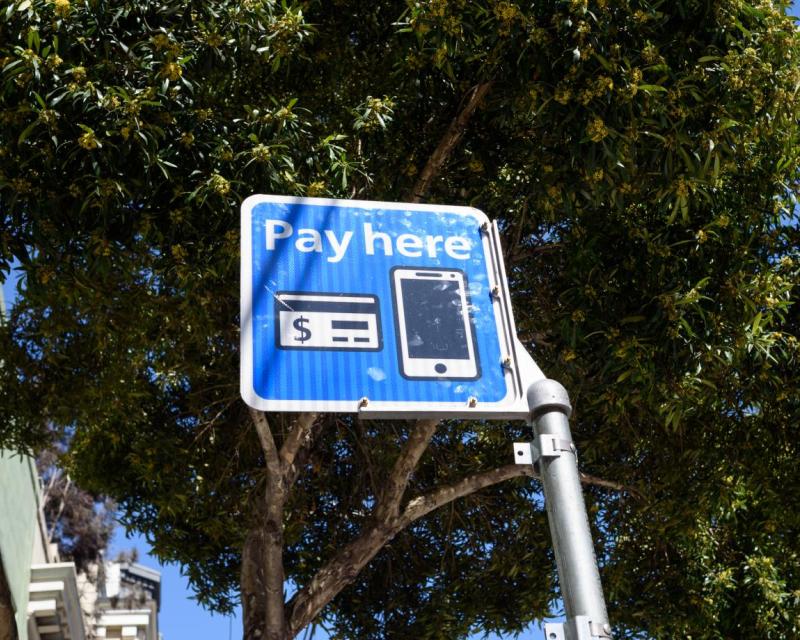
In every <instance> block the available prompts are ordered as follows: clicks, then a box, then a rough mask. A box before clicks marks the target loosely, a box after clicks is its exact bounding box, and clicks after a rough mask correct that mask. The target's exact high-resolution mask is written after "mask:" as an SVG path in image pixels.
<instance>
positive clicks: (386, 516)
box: [375, 420, 439, 522]
mask: <svg viewBox="0 0 800 640" xmlns="http://www.w3.org/2000/svg"><path fill="white" fill-rule="evenodd" d="M438 424H439V421H438V420H418V421H417V422H416V424H415V425H414V429H413V430H412V431H411V433H410V434H409V436H408V440H406V443H405V446H404V447H403V449H402V451H400V455H399V456H398V457H397V460H396V461H395V463H394V467H393V468H392V472H391V474H390V475H389V477H388V478H387V479H386V483H385V484H384V485H383V488H382V490H381V493H380V495H379V496H378V504H377V507H376V508H375V519H376V520H377V521H378V522H388V521H389V520H390V519H392V518H395V517H397V515H398V514H399V513H400V501H401V500H402V498H403V494H404V493H405V490H406V487H407V486H408V481H409V479H410V477H411V474H412V473H413V472H414V469H415V468H416V466H417V463H418V462H419V459H420V458H421V457H422V454H423V453H425V449H427V448H428V443H430V441H431V438H432V437H433V434H434V433H435V432H436V427H437V425H438Z"/></svg>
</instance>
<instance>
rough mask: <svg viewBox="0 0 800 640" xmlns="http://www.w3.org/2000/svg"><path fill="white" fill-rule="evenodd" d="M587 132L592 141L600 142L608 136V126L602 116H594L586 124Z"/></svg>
mask: <svg viewBox="0 0 800 640" xmlns="http://www.w3.org/2000/svg"><path fill="white" fill-rule="evenodd" d="M586 134H587V135H588V136H589V139H590V140H592V142H600V141H601V140H603V139H604V138H605V137H607V136H608V127H606V124H605V122H603V119H602V118H600V117H598V116H594V117H593V118H592V120H591V121H590V122H589V124H588V125H587V126H586Z"/></svg>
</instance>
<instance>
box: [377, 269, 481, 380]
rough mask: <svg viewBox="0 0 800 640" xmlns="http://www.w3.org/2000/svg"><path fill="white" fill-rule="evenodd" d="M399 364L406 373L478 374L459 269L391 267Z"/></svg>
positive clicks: (424, 376)
mask: <svg viewBox="0 0 800 640" xmlns="http://www.w3.org/2000/svg"><path fill="white" fill-rule="evenodd" d="M392 289H393V293H394V305H395V308H394V312H395V323H396V326H397V341H398V343H397V347H398V357H399V364H400V370H401V373H402V374H403V376H405V377H407V378H419V379H428V380H432V379H437V380H475V379H477V378H478V377H479V376H480V365H479V363H478V352H477V347H476V345H475V336H474V333H475V331H474V329H473V327H472V318H471V317H470V313H469V308H470V307H469V295H468V290H467V280H466V276H465V275H464V272H463V271H461V270H459V269H425V270H424V271H423V270H420V269H415V268H411V267H395V268H393V269H392Z"/></svg>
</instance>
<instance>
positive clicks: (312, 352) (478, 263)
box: [241, 195, 527, 418]
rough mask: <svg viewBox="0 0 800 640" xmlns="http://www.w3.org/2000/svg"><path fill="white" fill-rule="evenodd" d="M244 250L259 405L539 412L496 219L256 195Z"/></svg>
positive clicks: (251, 397)
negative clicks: (524, 371)
mask: <svg viewBox="0 0 800 640" xmlns="http://www.w3.org/2000/svg"><path fill="white" fill-rule="evenodd" d="M241 253H242V280H241V393H242V397H243V398H244V400H245V402H247V404H248V405H250V406H252V407H254V408H256V409H261V410H265V411H329V412H340V413H341V412H358V413H361V414H363V415H364V416H365V417H379V416H398V417H421V416H431V417H435V416H446V415H452V416H469V417H476V418H477V417H520V416H522V415H526V414H527V403H526V402H525V401H524V398H522V385H521V380H520V374H519V371H518V368H517V367H516V366H515V362H516V360H517V358H516V357H515V352H516V350H517V349H516V347H517V344H516V341H515V330H514V325H513V319H512V317H511V310H510V303H509V299H508V291H507V287H506V282H505V272H504V269H503V265H502V257H501V255H500V250H499V241H498V235H497V228H496V226H494V225H491V224H490V223H489V221H488V220H487V218H486V216H485V215H484V214H483V213H482V212H480V211H478V210H477V209H472V208H468V207H453V206H439V205H420V204H402V203H385V202H364V201H356V200H324V199H317V198H293V197H284V196H263V195H255V196H251V197H249V198H247V200H245V201H244V203H243V204H242V252H241Z"/></svg>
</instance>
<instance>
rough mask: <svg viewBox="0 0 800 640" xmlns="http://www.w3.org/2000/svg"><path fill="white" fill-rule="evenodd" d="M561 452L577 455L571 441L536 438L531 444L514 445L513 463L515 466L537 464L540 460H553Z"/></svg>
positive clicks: (551, 437) (543, 437) (545, 436)
mask: <svg viewBox="0 0 800 640" xmlns="http://www.w3.org/2000/svg"><path fill="white" fill-rule="evenodd" d="M563 451H569V452H570V453H573V454H575V455H577V449H575V444H574V443H573V442H572V441H571V440H562V439H560V438H555V437H553V436H548V435H539V436H536V437H535V438H534V440H533V442H515V443H514V462H515V463H516V464H535V465H538V464H539V459H540V458H555V457H558V456H560V455H561V453H562V452H563Z"/></svg>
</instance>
